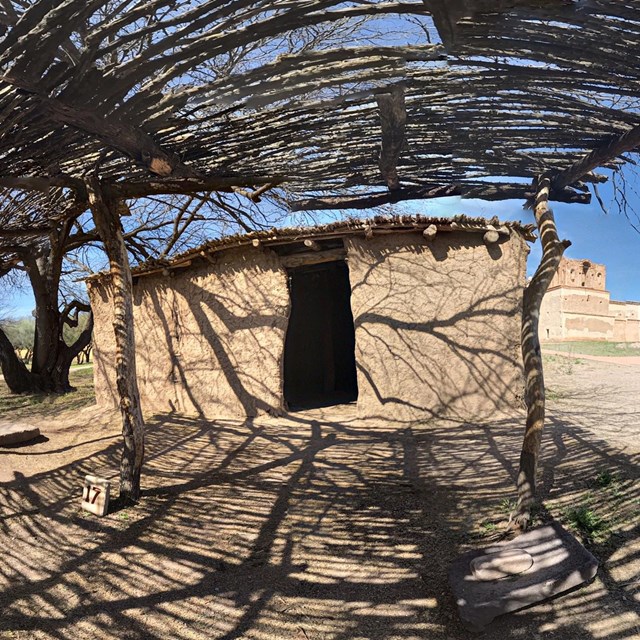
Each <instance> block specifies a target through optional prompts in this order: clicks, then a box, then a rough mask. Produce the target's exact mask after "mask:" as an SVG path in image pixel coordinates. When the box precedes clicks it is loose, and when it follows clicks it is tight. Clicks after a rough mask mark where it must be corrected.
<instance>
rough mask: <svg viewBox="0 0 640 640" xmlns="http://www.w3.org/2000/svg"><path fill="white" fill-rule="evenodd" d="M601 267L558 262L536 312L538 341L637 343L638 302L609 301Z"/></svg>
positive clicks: (639, 327)
mask: <svg viewBox="0 0 640 640" xmlns="http://www.w3.org/2000/svg"><path fill="white" fill-rule="evenodd" d="M606 277H607V272H606V268H605V266H604V265H603V264H596V263H594V262H591V261H590V260H570V259H568V258H562V261H561V262H560V266H559V268H558V271H557V273H556V274H555V276H554V277H553V280H552V281H551V285H550V286H549V289H548V290H547V293H546V295H545V297H544V299H543V301H542V306H541V308H540V339H541V340H542V341H546V342H553V341H562V340H606V341H610V342H640V302H619V301H616V300H611V295H610V293H609V292H608V291H607V290H606Z"/></svg>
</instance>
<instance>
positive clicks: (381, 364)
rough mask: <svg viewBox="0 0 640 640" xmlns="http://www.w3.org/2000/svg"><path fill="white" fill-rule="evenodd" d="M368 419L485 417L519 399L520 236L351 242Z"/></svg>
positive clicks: (362, 403) (362, 406)
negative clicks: (489, 240)
mask: <svg viewBox="0 0 640 640" xmlns="http://www.w3.org/2000/svg"><path fill="white" fill-rule="evenodd" d="M346 246H347V252H348V263H349V272H350V279H351V287H352V297H351V305H352V310H353V316H354V323H355V328H356V363H357V370H358V390H359V397H358V410H359V414H360V415H361V416H363V417H370V416H385V417H392V418H396V419H406V420H411V419H416V418H427V417H430V416H433V415H435V416H442V415H448V416H452V417H453V416H455V417H458V418H462V419H472V418H481V417H488V416H491V415H492V414H494V413H495V411H496V409H508V408H511V407H513V406H515V405H518V404H519V402H520V401H519V397H520V396H521V394H522V387H523V384H522V370H521V356H520V342H519V340H520V319H521V304H522V292H523V287H524V283H525V266H526V255H527V253H528V250H527V248H526V245H525V242H524V240H522V239H521V238H520V237H519V236H517V235H515V234H513V235H512V236H511V238H510V239H509V240H507V241H506V242H501V243H500V244H499V245H494V246H492V247H491V248H488V247H487V246H485V245H484V243H483V241H482V236H481V235H479V234H466V233H443V234H439V235H438V236H436V239H435V241H433V242H432V243H427V242H426V241H425V240H424V238H422V236H420V235H418V234H415V235H414V234H411V235H399V234H395V235H390V236H377V237H376V236H374V237H373V238H372V239H370V240H365V239H360V238H352V239H347V240H346Z"/></svg>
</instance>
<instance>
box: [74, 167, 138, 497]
mask: <svg viewBox="0 0 640 640" xmlns="http://www.w3.org/2000/svg"><path fill="white" fill-rule="evenodd" d="M86 184H87V192H88V195H89V204H90V206H91V211H92V213H93V220H94V222H95V225H96V229H97V231H98V233H99V234H100V238H101V239H102V242H103V243H104V248H105V251H106V252H107V256H108V258H109V264H110V266H111V286H112V288H113V330H114V332H115V337H116V387H117V390H118V396H119V398H120V413H121V414H122V435H123V437H124V449H123V452H122V460H121V464H120V500H121V502H123V503H124V504H127V503H132V502H137V501H138V499H139V497H140V473H141V471H142V461H143V458H144V421H143V419H142V411H141V409H140V394H139V392H138V381H137V376H136V357H135V336H134V330H133V296H132V292H133V284H132V281H131V269H130V267H129V259H128V257H127V249H126V247H125V244H124V239H123V236H122V227H121V225H120V219H119V217H118V203H117V201H116V200H110V199H109V198H107V197H106V196H105V194H104V192H103V190H102V185H101V184H100V180H99V179H98V178H97V177H91V178H89V179H87V182H86Z"/></svg>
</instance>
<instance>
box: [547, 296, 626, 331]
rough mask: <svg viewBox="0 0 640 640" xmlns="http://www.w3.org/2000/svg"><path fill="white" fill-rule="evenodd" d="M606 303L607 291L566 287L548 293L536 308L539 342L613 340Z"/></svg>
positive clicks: (610, 319) (611, 325) (607, 298)
mask: <svg viewBox="0 0 640 640" xmlns="http://www.w3.org/2000/svg"><path fill="white" fill-rule="evenodd" d="M609 302H610V301H609V292H608V291H596V290H593V289H578V288H569V287H561V288H558V289H553V290H550V291H548V292H547V294H546V295H545V297H544V298H543V300H542V305H541V307H540V327H539V335H540V340H541V341H542V342H552V341H554V340H613V335H614V320H613V317H612V316H611V314H610V311H609Z"/></svg>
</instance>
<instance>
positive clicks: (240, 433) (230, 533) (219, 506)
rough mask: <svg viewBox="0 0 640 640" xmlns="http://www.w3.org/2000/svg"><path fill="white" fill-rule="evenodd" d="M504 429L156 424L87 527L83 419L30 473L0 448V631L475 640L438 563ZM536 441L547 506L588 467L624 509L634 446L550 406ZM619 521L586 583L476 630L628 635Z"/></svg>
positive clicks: (478, 523) (340, 422) (503, 494)
mask: <svg viewBox="0 0 640 640" xmlns="http://www.w3.org/2000/svg"><path fill="white" fill-rule="evenodd" d="M521 432H522V427H521V423H520V422H518V421H510V420H503V421H500V422H498V423H495V424H492V425H491V426H490V427H489V426H480V425H459V424H453V423H452V424H446V423H440V424H438V425H435V426H434V425H418V424H415V425H412V426H409V427H407V426H406V425H401V426H398V427H394V425H393V424H389V423H381V422H375V421H368V422H365V421H358V420H356V419H355V418H352V417H350V416H349V415H348V414H346V413H345V414H343V415H338V414H336V415H334V416H333V417H332V416H330V415H329V414H318V415H316V416H315V417H314V414H313V413H307V414H298V415H297V416H295V417H289V418H286V419H284V418H283V419H275V418H268V419H265V420H258V421H255V422H254V421H251V420H250V421H245V422H233V421H220V422H216V423H212V422H205V421H202V420H196V419H188V418H181V417H176V416H160V417H157V418H155V419H153V420H152V421H150V423H149V427H148V448H147V463H146V472H145V477H144V484H145V487H146V488H145V491H144V496H143V500H142V502H141V504H140V505H139V506H138V507H137V508H136V509H130V510H122V511H118V512H116V513H112V514H110V515H109V516H107V517H106V518H104V519H97V518H95V517H93V516H90V515H83V513H82V512H81V511H80V510H79V502H80V499H79V492H80V484H81V478H82V476H83V475H84V474H85V473H92V472H100V473H111V474H113V473H114V472H115V470H116V469H117V466H118V457H119V443H118V439H117V438H116V439H110V438H106V439H104V438H97V437H96V434H95V433H92V431H91V429H88V430H87V432H86V434H85V436H84V439H85V440H86V441H87V443H88V442H89V441H92V443H93V444H92V445H91V446H92V447H94V449H93V452H92V453H90V454H83V455H79V454H78V453H76V452H82V451H85V449H82V447H81V446H80V445H78V446H76V447H70V448H68V450H66V449H65V447H62V446H60V443H58V444H56V442H55V438H53V437H52V439H51V442H50V443H48V445H47V446H51V447H57V449H55V450H56V451H64V452H65V455H66V456H68V457H67V458H66V461H65V463H64V464H62V465H60V466H59V467H57V468H55V469H52V470H47V471H42V472H40V473H35V474H33V475H29V474H28V473H27V471H26V469H25V468H24V459H23V458H22V459H21V458H19V457H18V456H16V457H13V458H10V457H9V456H11V455H12V453H11V452H7V453H1V454H0V460H2V459H3V458H4V460H2V463H3V464H4V463H5V462H6V463H8V464H12V465H13V467H12V468H13V469H14V474H13V475H14V479H13V480H12V481H9V482H5V483H3V484H2V485H0V504H1V509H2V511H1V512H0V534H1V535H2V538H3V544H2V549H1V551H0V589H1V593H0V609H1V610H2V612H3V615H2V617H1V618H0V636H1V637H5V635H4V634H6V637H16V638H22V637H24V638H60V639H62V638H65V639H66V638H68V639H74V640H77V639H83V638H87V639H88V638H91V639H116V638H117V639H122V638H140V639H142V638H171V639H175V640H182V639H185V640H186V639H188V638H220V639H224V640H231V639H235V638H237V639H240V638H256V639H267V638H278V639H287V638H291V639H297V640H305V639H306V640H312V639H331V640H347V639H349V640H351V639H357V638H363V639H364V638H367V639H369V638H371V639H374V638H375V639H378V638H380V639H381V638H389V639H403V640H408V639H418V638H442V639H445V638H446V639H458V638H468V637H472V636H471V635H470V634H469V633H468V632H467V631H465V630H464V629H463V628H462V627H461V625H460V623H459V622H458V619H457V613H456V609H455V603H454V602H453V600H452V597H451V595H450V593H449V589H448V586H447V583H446V575H447V571H448V567H449V564H450V563H451V561H452V560H453V559H454V558H455V557H456V556H457V555H458V554H459V553H461V552H462V551H465V550H467V549H469V548H473V547H475V546H481V545H483V544H485V542H484V541H483V540H482V538H481V535H482V532H483V530H485V529H487V528H489V527H488V524H487V523H491V521H492V520H495V519H496V518H499V517H500V515H501V514H500V509H501V507H500V504H501V501H503V500H504V499H508V498H510V497H512V487H513V478H514V475H515V471H516V466H515V465H516V460H517V452H518V449H519V446H520V441H521ZM551 433H552V435H551V437H548V438H547V440H546V444H545V450H544V467H543V488H542V490H543V492H544V495H545V496H546V497H547V498H548V499H549V500H551V501H552V502H553V500H559V499H560V497H561V499H562V501H564V502H563V504H571V503H572V502H577V501H579V500H582V499H583V498H584V492H585V484H584V483H587V484H588V482H589V481H590V480H589V479H591V478H594V477H595V475H596V473H597V470H598V469H601V468H603V466H604V467H606V468H607V469H615V470H616V473H617V474H618V475H617V476H616V477H617V478H619V482H620V483H622V485H619V488H620V486H621V487H622V491H621V493H620V495H619V496H618V498H619V504H618V507H619V510H620V512H627V511H628V509H632V510H633V509H634V508H635V513H636V514H637V511H638V508H637V507H638V504H640V502H639V492H638V486H637V484H633V482H632V481H631V480H629V478H633V473H634V469H636V468H637V467H635V466H634V465H636V464H637V461H638V460H637V457H633V456H630V455H627V454H624V453H620V451H618V450H614V449H612V448H611V447H610V446H609V445H608V444H607V443H606V442H604V441H603V440H601V439H599V438H598V437H597V436H595V435H593V433H592V432H591V431H587V430H585V429H582V428H580V427H578V426H575V425H572V424H570V423H568V422H567V421H566V420H562V419H560V418H555V419H554V425H553V427H552V429H551ZM103 440H104V441H103ZM23 453H24V452H23ZM21 464H22V465H23V466H22V467H21V466H20V465H21ZM18 469H21V470H18ZM625 478H626V480H625ZM634 505H635V506H634ZM558 509H559V511H558V513H561V512H562V510H561V509H564V507H558ZM618 524H619V526H617V527H613V528H612V532H611V535H609V536H608V537H605V538H604V539H602V540H601V541H600V542H599V543H597V544H596V543H595V542H594V543H593V544H591V549H592V550H593V551H594V553H595V554H596V555H598V556H599V559H600V561H601V563H602V564H601V570H600V573H599V577H598V578H596V580H595V581H594V582H592V583H591V584H590V585H589V586H587V587H586V588H584V589H581V590H579V591H576V592H574V593H571V594H569V595H566V596H565V597H563V598H561V599H558V600H555V601H553V602H549V603H545V604H542V605H539V606H537V607H534V608H532V609H529V610H526V611H522V612H520V613H518V614H516V615H512V616H508V617H504V618H501V619H498V620H497V621H496V622H495V623H494V624H493V626H492V627H490V630H489V631H488V633H487V634H486V635H485V636H484V637H489V638H492V637H496V638H514V639H515V638H518V639H520V638H537V637H539V636H540V634H549V635H550V637H557V638H576V639H577V638H581V639H583V638H607V639H608V640H617V639H623V638H624V639H626V638H629V639H630V638H633V637H638V636H637V634H638V632H639V631H640V629H639V627H638V624H639V622H638V620H639V618H638V613H637V607H638V598H639V596H638V584H637V580H638V568H639V566H640V550H639V545H638V540H639V536H638V529H637V524H638V523H637V520H636V522H635V526H636V528H635V529H634V523H633V522H632V523H631V524H629V522H628V521H627V522H626V523H622V522H621V523H618ZM633 580H635V581H636V582H635V585H634V584H633ZM3 632H4V634H3ZM9 632H12V634H10V633H9ZM545 637H546V636H545Z"/></svg>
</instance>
